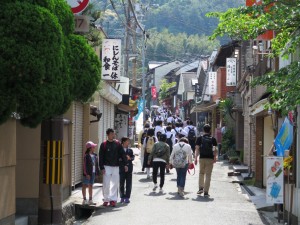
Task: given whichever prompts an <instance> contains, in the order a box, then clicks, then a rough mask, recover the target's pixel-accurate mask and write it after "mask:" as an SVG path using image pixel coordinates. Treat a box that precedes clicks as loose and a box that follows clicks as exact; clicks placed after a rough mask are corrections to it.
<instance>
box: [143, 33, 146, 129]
mask: <svg viewBox="0 0 300 225" xmlns="http://www.w3.org/2000/svg"><path fill="white" fill-rule="evenodd" d="M146 38H147V37H146V32H145V31H144V32H143V39H142V80H143V85H142V95H143V100H144V104H143V124H145V119H146V117H145V114H146V113H145V105H146V99H145V97H146V96H145V91H146V74H145V51H146Z"/></svg>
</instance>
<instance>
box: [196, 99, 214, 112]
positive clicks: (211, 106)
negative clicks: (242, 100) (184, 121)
mask: <svg viewBox="0 0 300 225" xmlns="http://www.w3.org/2000/svg"><path fill="white" fill-rule="evenodd" d="M217 106H218V105H217V103H215V102H210V103H206V104H202V105H196V106H194V107H193V108H192V110H191V113H194V112H208V111H212V110H213V109H214V108H216V107H217Z"/></svg>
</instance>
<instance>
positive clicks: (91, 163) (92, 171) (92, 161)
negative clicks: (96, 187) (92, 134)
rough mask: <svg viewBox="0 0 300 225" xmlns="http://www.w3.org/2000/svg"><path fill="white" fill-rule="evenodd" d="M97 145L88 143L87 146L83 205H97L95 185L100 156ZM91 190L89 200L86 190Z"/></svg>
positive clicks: (84, 164) (84, 161) (84, 163)
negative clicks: (95, 201) (94, 197)
mask: <svg viewBox="0 0 300 225" xmlns="http://www.w3.org/2000/svg"><path fill="white" fill-rule="evenodd" d="M96 146H97V144H95V143H93V142H92V141H88V142H87V143H86V144H85V147H86V151H85V154H84V159H83V182H82V196H83V202H82V204H83V205H95V203H94V202H93V184H94V182H95V176H98V175H99V172H100V171H99V166H98V156H97V154H96V153H95V148H96ZM87 187H88V190H89V200H87V199H86V188H87Z"/></svg>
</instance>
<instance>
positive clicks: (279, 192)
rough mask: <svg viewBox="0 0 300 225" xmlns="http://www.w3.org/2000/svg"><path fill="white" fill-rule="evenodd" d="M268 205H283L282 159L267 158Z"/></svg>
mask: <svg viewBox="0 0 300 225" xmlns="http://www.w3.org/2000/svg"><path fill="white" fill-rule="evenodd" d="M266 199H267V202H268V203H274V204H282V203H283V157H267V188H266Z"/></svg>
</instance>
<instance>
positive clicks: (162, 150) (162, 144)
mask: <svg viewBox="0 0 300 225" xmlns="http://www.w3.org/2000/svg"><path fill="white" fill-rule="evenodd" d="M166 140H167V135H166V134H161V135H160V136H159V142H158V143H155V144H154V146H153V149H152V151H151V154H150V155H149V158H148V164H149V165H150V163H151V160H152V159H153V177H152V180H153V183H154V187H153V191H155V190H156V189H157V174H158V168H159V172H160V184H159V187H160V188H159V191H160V192H162V191H163V186H164V183H165V169H166V167H169V160H170V147H169V145H168V144H166Z"/></svg>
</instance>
